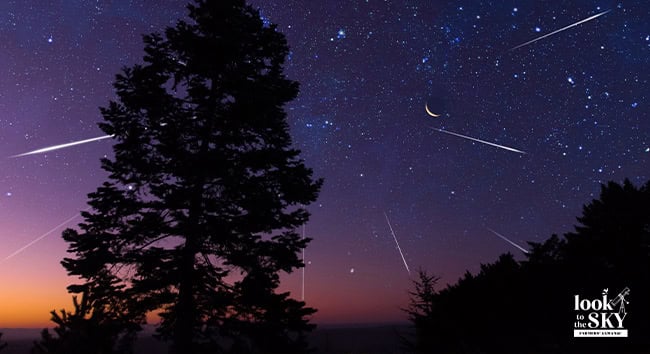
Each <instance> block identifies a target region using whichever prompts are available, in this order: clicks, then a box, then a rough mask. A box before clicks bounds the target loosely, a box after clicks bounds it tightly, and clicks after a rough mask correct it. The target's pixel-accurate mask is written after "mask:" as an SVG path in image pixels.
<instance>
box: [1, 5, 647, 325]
mask: <svg viewBox="0 0 650 354" xmlns="http://www.w3.org/2000/svg"><path fill="white" fill-rule="evenodd" d="M185 4H186V2H185V1H171V0H167V1H159V0H156V1H154V0H133V1H128V2H127V1H103V0H98V1H85V0H84V1H82V0H59V1H49V2H47V5H44V3H43V2H42V1H35V0H31V1H30V0H28V1H2V2H1V3H0V46H1V50H0V77H1V78H2V80H0V129H1V133H0V153H1V156H0V328H2V327H42V326H50V325H51V323H50V322H49V311H50V310H52V309H55V308H56V309H58V308H62V307H67V308H70V307H71V300H70V296H69V295H68V294H67V293H66V290H65V287H66V286H67V285H68V284H70V283H71V282H72V279H69V278H67V277H66V275H65V272H64V270H63V268H62V267H61V266H60V264H59V262H60V260H61V259H62V258H63V257H64V256H65V255H66V253H65V250H66V244H65V243H64V242H63V241H62V240H61V238H60V234H61V231H62V228H63V227H62V228H58V229H56V230H54V231H53V232H52V233H51V234H49V235H48V236H45V237H44V238H43V239H42V240H41V241H40V242H37V243H35V244H34V245H33V246H31V247H29V248H27V249H25V250H24V251H23V252H21V253H19V254H17V255H15V256H13V257H10V258H8V259H7V258H6V257H8V256H9V255H11V254H13V253H14V252H15V251H16V250H19V249H20V248H21V247H23V246H25V245H26V244H28V243H29V242H30V241H32V240H34V239H36V238H38V237H40V236H43V235H44V234H46V233H47V232H49V231H52V230H53V228H55V227H56V226H57V225H59V224H61V223H62V222H63V221H65V220H68V219H70V218H71V217H73V216H74V215H77V214H78V213H79V211H80V210H82V209H85V208H86V204H85V203H86V195H87V193H89V192H92V191H94V189H95V188H96V187H97V186H99V185H100V184H101V182H102V181H103V180H104V179H105V178H106V174H105V173H104V172H103V171H102V170H101V169H100V168H99V158H101V157H102V156H105V155H110V154H111V143H112V141H111V140H110V139H107V140H103V141H97V142H92V143H88V144H84V145H79V146H75V147H70V148H67V149H62V150H57V151H53V152H50V153H45V154H39V155H32V156H25V157H19V158H9V156H13V155H16V154H20V153H24V152H26V151H30V150H34V149H38V148H42V147H45V146H50V145H56V144H63V143H67V142H71V141H75V140H82V139H88V138H93V137H96V136H101V135H103V133H102V132H101V131H100V130H99V129H98V128H97V125H96V124H97V122H99V121H100V120H101V116H100V114H99V109H98V107H100V106H105V105H106V104H107V103H108V101H109V100H110V99H112V98H113V97H114V95H113V89H112V86H111V84H112V81H113V77H114V75H115V74H116V73H118V71H119V69H120V68H121V67H123V66H128V65H133V64H135V63H138V62H140V61H141V57H142V54H143V52H142V47H143V45H142V42H141V34H143V33H149V32H152V31H160V30H162V29H163V28H164V27H165V26H169V25H173V24H174V23H175V22H176V20H178V19H179V18H182V17H185V13H186V11H185ZM253 4H254V6H255V7H259V8H260V9H261V14H262V16H263V19H264V20H265V21H271V22H274V23H277V24H278V28H279V30H280V31H282V32H283V33H285V34H286V35H287V39H288V41H289V45H290V46H291V48H292V52H291V54H290V57H289V60H288V63H287V66H286V73H287V75H288V76H289V77H290V78H292V79H294V80H297V81H299V82H300V83H301V93H300V96H299V97H298V99H296V100H295V101H293V102H292V103H290V104H289V106H288V107H287V111H288V113H289V122H290V125H291V128H292V133H293V137H294V143H295V145H296V146H297V147H298V148H300V149H302V150H303V157H304V158H305V160H306V162H307V165H308V166H310V167H312V168H313V169H314V171H315V174H316V176H318V177H323V178H324V179H325V185H324V187H323V190H322V193H321V196H320V198H319V200H318V201H317V202H316V203H314V204H313V205H311V206H310V210H311V212H312V219H311V221H310V222H309V223H308V224H307V225H306V235H307V236H309V237H312V238H314V241H313V242H312V243H311V244H310V246H309V247H308V248H307V250H306V261H307V268H306V278H305V279H306V281H305V300H306V301H307V303H308V305H310V306H313V307H316V308H318V309H319V312H318V313H317V314H316V315H315V317H314V320H315V322H317V323H351V322H355V323H359V322H364V323H368V322H371V323H379V322H389V321H390V322H394V321H405V320H406V318H405V315H404V314H403V313H402V312H401V311H400V307H403V306H405V305H406V302H407V298H408V295H407V291H408V289H409V286H410V282H411V280H410V276H409V274H408V272H407V270H406V268H405V266H404V263H403V260H402V258H401V256H400V254H399V252H398V250H397V247H396V244H395V241H394V238H393V236H392V235H391V233H390V230H389V228H388V225H387V223H386V220H385V218H384V212H385V213H386V214H387V215H388V216H389V218H390V221H391V224H392V227H393V229H394V231H395V236H396V238H397V239H398V240H399V243H400V246H401V249H402V251H403V253H404V258H405V261H406V262H407V264H408V265H409V267H410V270H411V273H413V272H414V270H416V269H417V268H418V267H422V268H424V269H427V270H429V271H430V272H433V273H435V274H437V275H440V276H442V279H443V283H446V282H454V281H455V280H456V279H457V278H458V277H459V276H460V275H462V273H464V272H465V270H470V271H476V270H477V269H478V267H479V266H480V264H481V263H486V262H491V261H493V260H495V259H496V257H497V256H498V255H499V254H501V253H503V252H512V253H513V254H516V255H517V257H519V258H521V257H523V256H522V253H521V252H520V251H519V250H518V249H517V248H515V247H513V246H512V245H510V244H509V243H507V242H505V241H504V240H502V239H500V238H499V237H497V236H495V234H493V233H492V232H490V231H489V230H488V228H489V229H492V230H495V231H496V232H498V233H499V234H501V235H504V236H505V237H507V238H508V239H510V240H512V241H513V242H515V243H517V244H520V245H523V246H526V241H543V240H544V239H546V238H548V237H549V236H550V235H551V234H552V233H564V232H567V231H570V230H571V228H572V225H573V224H574V223H575V217H576V216H577V215H579V213H580V212H581V206H582V205H583V204H585V203H587V202H588V201H590V200H591V199H592V198H594V197H597V195H598V193H599V188H600V187H599V184H600V183H601V182H605V181H608V180H615V181H622V180H623V179H624V178H626V177H627V178H630V180H631V181H632V182H633V183H635V184H636V185H639V184H641V183H642V182H645V181H647V180H648V179H649V178H650V116H649V114H648V113H649V110H648V103H649V102H648V98H649V97H648V96H647V95H648V92H650V87H649V83H648V80H650V70H648V69H647V68H648V64H649V61H650V59H649V58H650V21H648V18H650V2H647V1H645V0H638V1H608V0H600V1H583V0H575V1H514V0H508V1H496V2H493V3H491V2H484V1H469V0H468V1H435V0H432V1H410V0H409V1H406V0H402V1H400V0H395V1H384V0H345V1H344V0H340V1H302V0H282V1H280V0H277V1H271V0H254V1H253ZM606 10H611V12H609V13H607V14H604V15H602V16H600V17H598V18H596V19H593V20H591V21H588V22H585V23H582V24H580V25H577V26H575V27H572V28H570V29H567V30H566V31H562V32H559V33H557V34H554V35H552V36H549V37H548V38H544V39H542V40H539V41H537V42H535V43H532V44H530V45H526V46H523V47H521V48H516V49H513V48H515V47H516V46H518V45H520V44H522V43H525V42H527V41H530V40H532V39H534V38H536V37H540V36H543V35H545V34H548V33H550V32H552V31H555V30H557V29H559V28H562V27H565V26H568V25H570V24H572V23H576V22H578V21H580V20H583V19H585V18H588V17H590V16H593V15H595V14H598V13H601V12H603V11H606ZM425 104H427V105H428V107H429V108H430V109H431V110H432V111H434V112H435V113H437V114H440V115H441V116H440V117H439V118H433V117H431V116H429V115H427V113H426V112H425ZM431 128H435V129H443V130H447V131H451V132H455V133H458V134H462V135H466V136H470V137H474V138H477V139H481V140H485V141H488V142H492V143H495V144H499V145H503V146H508V147H511V148H515V149H518V150H522V151H525V152H526V154H518V153H515V152H512V151H508V150H505V149H500V148H497V147H494V146H489V145H486V144H481V143H478V142H475V141H470V140H467V139H463V138H460V137H458V136H451V135H449V134H443V133H441V132H440V131H436V130H433V129H431ZM79 221H80V219H78V218H77V219H75V220H72V221H71V222H69V223H68V225H67V226H68V227H73V226H74V225H75V224H76V223H77V222H79ZM411 275H412V274H411ZM283 288H284V289H286V290H289V291H291V292H292V294H293V296H294V297H296V298H300V296H301V276H300V274H299V272H298V273H297V274H292V275H288V276H286V277H285V282H284V285H283Z"/></svg>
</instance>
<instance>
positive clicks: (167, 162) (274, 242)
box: [62, 0, 322, 353]
mask: <svg viewBox="0 0 650 354" xmlns="http://www.w3.org/2000/svg"><path fill="white" fill-rule="evenodd" d="M188 9H189V17H190V20H188V21H179V22H178V23H177V25H176V26H175V27H170V28H167V29H166V31H165V32H164V34H158V33H154V34H150V35H147V36H144V42H145V53H146V55H145V57H144V64H142V65H135V66H133V67H128V68H124V69H123V71H122V73H121V74H119V75H118V76H117V79H116V82H115V84H114V86H115V89H116V93H117V97H118V99H117V100H116V101H113V102H110V104H109V106H108V107H106V108H102V110H101V111H102V114H103V116H104V119H105V122H104V123H100V127H101V129H102V130H103V131H104V132H106V134H111V135H114V139H115V141H116V143H115V145H114V158H113V159H108V158H105V159H103V160H102V167H103V169H105V170H106V171H108V172H109V174H110V175H109V178H108V180H107V181H106V182H104V184H103V185H102V186H101V187H99V188H98V189H97V191H96V192H94V193H91V194H89V205H90V207H91V209H90V210H89V211H87V212H83V217H84V219H85V221H84V223H83V224H81V225H80V229H81V231H80V232H77V231H74V230H67V231H66V232H64V235H63V237H64V239H65V240H66V241H67V242H68V243H69V252H71V253H73V254H74V257H70V258H66V259H64V260H63V262H62V264H63V265H64V267H65V268H66V269H67V271H68V273H69V274H70V275H72V276H77V277H79V278H81V279H82V282H81V283H80V284H75V285H71V286H70V287H69V290H70V291H71V292H73V293H83V294H84V295H85V296H88V297H89V299H88V301H90V302H91V303H93V304H95V306H94V307H93V311H95V312H105V313H107V314H106V315H104V316H101V317H102V318H104V317H107V318H112V319H118V321H117V322H118V323H122V324H124V325H125V327H128V328H132V327H129V326H132V325H134V324H138V323H140V322H142V319H143V315H144V314H145V313H147V312H150V311H160V318H161V323H160V326H159V328H158V332H159V335H160V336H161V337H162V338H164V339H166V340H169V341H171V352H172V353H202V352H208V351H211V352H212V351H215V350H223V351H235V352H241V353H245V352H265V353H266V352H269V353H271V352H275V353H290V352H301V351H303V350H304V349H305V342H304V337H303V334H304V333H305V332H307V331H309V330H311V329H312V327H313V326H312V325H310V324H309V322H308V316H309V315H310V314H312V313H313V312H314V311H315V310H313V309H311V308H307V307H305V303H304V302H299V301H296V300H293V299H291V298H290V297H289V294H288V293H278V292H277V288H278V286H279V282H280V280H279V274H280V272H287V273H289V272H291V271H293V270H295V269H297V268H299V267H302V266H304V264H302V261H301V260H300V259H299V257H298V254H299V253H300V251H301V249H302V248H304V247H305V246H306V244H307V243H308V241H309V240H308V239H304V240H303V239H301V237H300V236H299V235H298V234H297V233H296V232H295V230H296V229H297V228H298V227H299V226H300V225H302V224H304V223H305V222H306V221H307V219H308V216H309V215H308V213H307V211H306V210H305V208H304V205H307V204H309V203H311V202H313V201H314V200H315V199H316V197H317V194H318V191H319V189H320V186H321V183H322V181H321V180H315V179H313V177H312V171H311V170H310V169H309V168H307V167H305V165H304V163H303V161H302V160H301V159H300V158H299V151H298V150H296V149H294V148H292V146H291V138H290V135H289V127H288V124H287V121H286V113H285V111H284V109H283V106H284V105H285V104H286V103H287V102H289V101H291V100H292V99H294V98H295V97H296V95H297V93H298V83H297V82H294V81H291V80H288V79H287V78H286V77H285V75H284V74H283V64H284V60H285V57H286V55H287V54H288V46H287V43H286V40H285V37H284V35H282V34H281V33H280V32H278V31H277V29H276V27H275V26H274V25H271V26H267V25H265V24H264V23H263V22H262V21H261V19H260V16H259V13H258V12H257V11H256V10H254V9H253V8H252V7H250V6H248V5H246V4H245V2H244V1H243V0H222V1H209V0H196V1H195V2H194V3H193V4H190V5H188ZM93 295H95V296H94V297H93ZM114 303H118V304H119V306H112V304H114ZM111 312H119V313H112V314H111Z"/></svg>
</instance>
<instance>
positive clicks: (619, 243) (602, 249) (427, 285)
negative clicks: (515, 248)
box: [405, 180, 650, 353]
mask: <svg viewBox="0 0 650 354" xmlns="http://www.w3.org/2000/svg"><path fill="white" fill-rule="evenodd" d="M577 220H578V225H577V226H576V227H575V231H573V232H568V233H566V234H565V235H564V236H563V237H559V236H557V235H553V236H552V237H550V238H549V239H548V240H546V241H544V242H541V243H534V242H529V244H530V246H531V250H530V253H528V254H526V255H525V258H524V259H523V260H521V261H517V260H515V258H514V257H513V255H512V254H510V253H507V254H503V255H501V256H500V257H499V258H498V259H497V260H496V261H495V262H494V263H490V264H484V265H481V268H480V271H479V272H478V274H476V275H472V274H470V273H469V272H467V273H466V274H465V275H464V276H463V277H461V278H460V279H459V280H458V282H457V283H455V284H451V285H448V286H446V287H444V288H443V289H441V290H438V289H437V286H436V285H437V282H438V280H439V278H438V277H436V276H435V275H432V274H429V273H427V272H426V271H420V272H419V275H418V278H417V279H416V281H415V282H414V289H413V290H412V291H411V301H410V303H409V306H408V307H407V308H406V309H405V311H406V312H407V314H408V315H409V319H410V321H411V322H412V324H413V325H414V327H415V329H416V332H415V340H413V341H412V342H411V343H409V344H408V348H409V350H413V351H415V352H418V353H435V352H440V353H523V352H526V353H542V352H543V353H596V352H599V353H600V352H603V353H637V352H643V353H647V352H650V337H649V336H648V335H647V334H648V333H650V321H649V320H648V319H649V318H650V181H649V182H647V183H646V184H645V185H643V186H641V187H640V188H636V187H635V186H634V185H633V184H632V183H631V182H630V181H629V180H625V181H624V182H623V184H618V183H615V182H609V183H608V184H607V185H603V186H602V189H601V193H600V198H599V199H595V200H593V201H592V202H591V203H589V204H587V205H585V206H584V208H583V213H582V216H581V217H578V219H577ZM625 288H629V289H630V292H629V295H628V296H626V300H627V302H628V304H627V305H625V304H624V305H625V307H626V309H627V314H626V315H625V318H624V325H625V328H627V329H628V330H629V337H628V338H574V337H573V330H574V326H573V324H574V322H575V321H576V311H575V309H574V299H575V295H580V297H581V298H587V299H593V298H601V297H602V293H603V292H604V291H605V289H607V291H608V293H609V298H610V299H612V298H614V297H615V296H616V295H617V294H618V292H620V291H622V290H623V289H625Z"/></svg>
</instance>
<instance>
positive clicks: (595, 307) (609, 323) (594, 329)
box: [573, 287, 630, 337]
mask: <svg viewBox="0 0 650 354" xmlns="http://www.w3.org/2000/svg"><path fill="white" fill-rule="evenodd" d="M608 292H609V289H603V293H602V298H596V299H592V300H589V299H581V298H580V295H575V296H574V304H573V306H574V308H573V309H574V310H575V311H576V320H575V322H574V323H573V336H574V337H627V334H628V333H627V329H626V328H625V327H624V326H623V321H624V320H625V316H626V315H627V312H626V310H625V305H627V304H629V302H628V301H627V300H625V297H626V296H628V295H629V294H630V289H629V288H627V287H626V288H625V289H623V290H622V291H621V292H620V293H618V295H616V296H615V297H613V298H609V297H608Z"/></svg>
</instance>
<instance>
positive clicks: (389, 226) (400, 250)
mask: <svg viewBox="0 0 650 354" xmlns="http://www.w3.org/2000/svg"><path fill="white" fill-rule="evenodd" d="M384 216H385V217H386V222H387V223H388V228H389V229H390V233H391V234H392V235H393V239H395V244H396V245H397V250H398V251H399V255H400V256H402V262H404V267H406V272H407V273H409V276H410V275H411V270H410V269H409V266H408V264H406V258H404V254H403V253H402V248H401V247H400V246H399V242H397V236H395V231H393V227H392V226H391V225H390V220H388V215H386V212H384Z"/></svg>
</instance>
